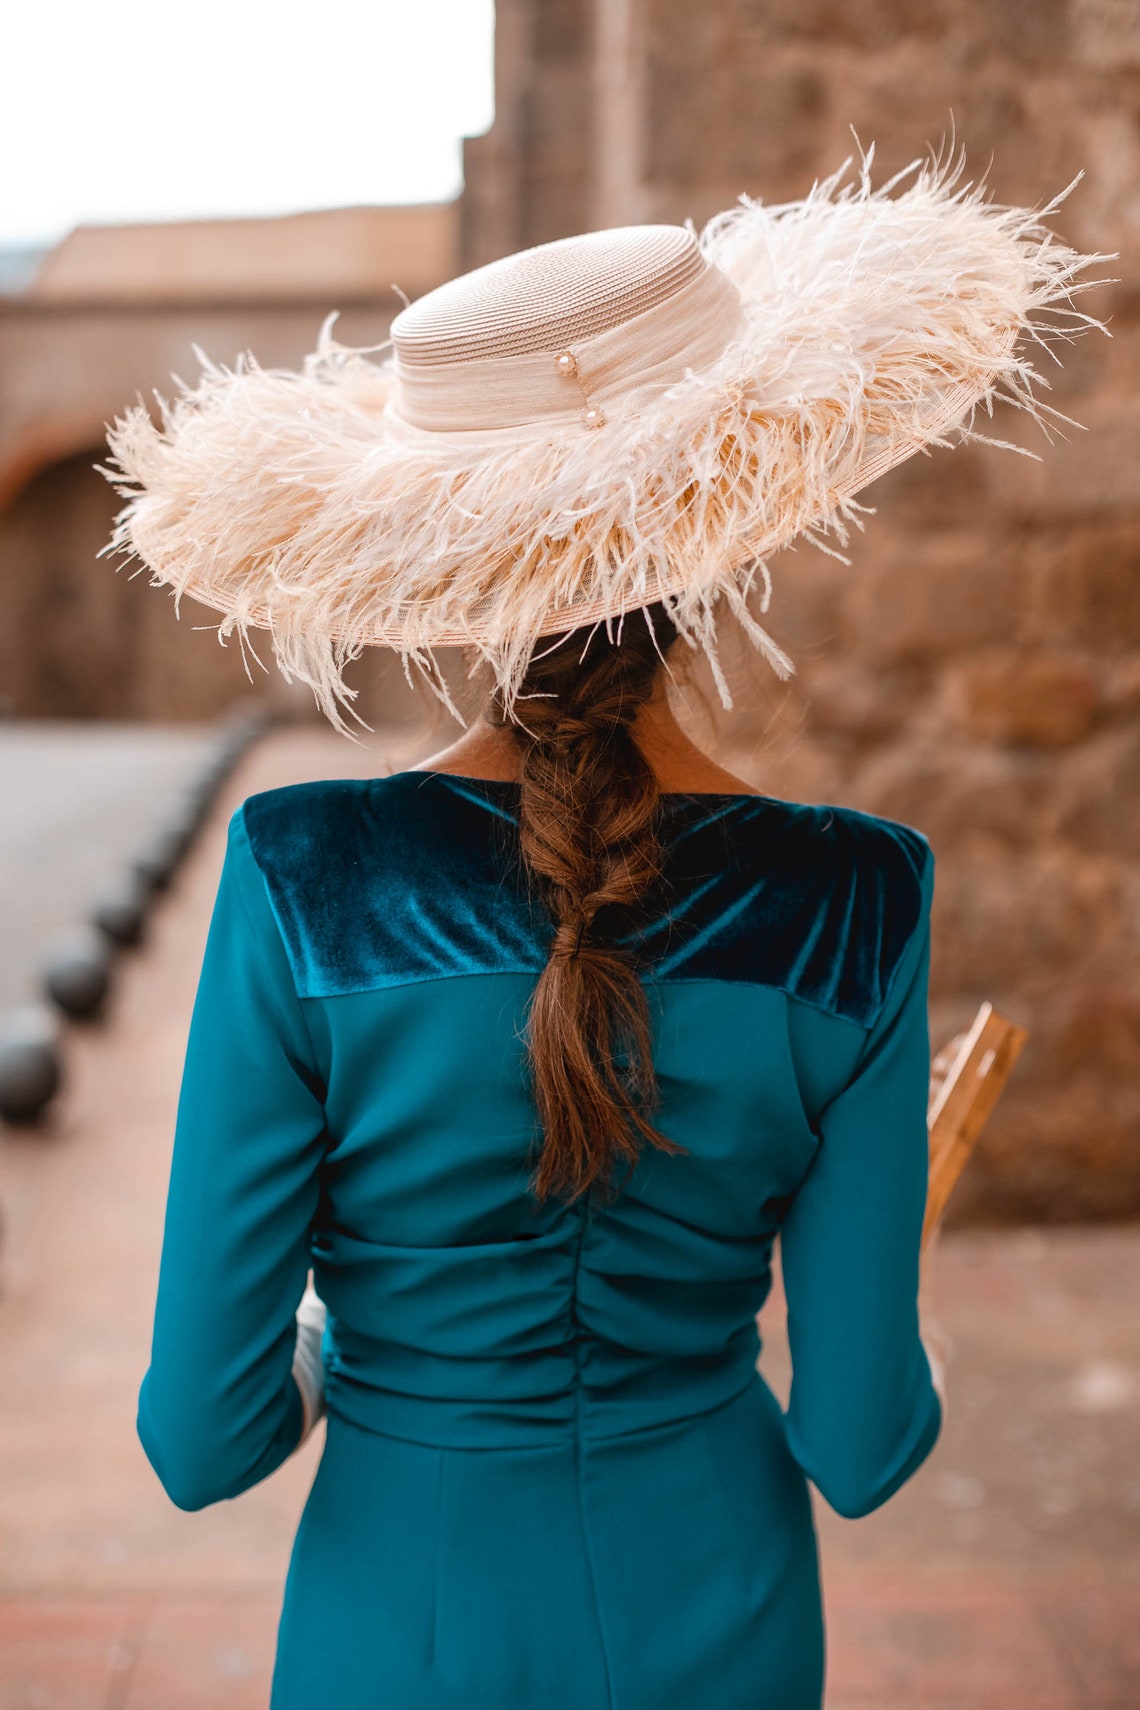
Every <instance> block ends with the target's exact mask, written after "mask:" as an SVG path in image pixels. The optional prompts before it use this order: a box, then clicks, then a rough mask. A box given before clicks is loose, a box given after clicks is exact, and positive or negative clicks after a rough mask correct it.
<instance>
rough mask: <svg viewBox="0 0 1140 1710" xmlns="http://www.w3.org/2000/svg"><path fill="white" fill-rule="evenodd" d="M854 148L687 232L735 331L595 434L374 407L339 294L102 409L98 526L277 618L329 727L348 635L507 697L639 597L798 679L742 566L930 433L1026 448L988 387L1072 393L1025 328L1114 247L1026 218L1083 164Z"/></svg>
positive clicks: (385, 384) (172, 574) (379, 379)
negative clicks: (731, 308) (406, 415)
mask: <svg viewBox="0 0 1140 1710" xmlns="http://www.w3.org/2000/svg"><path fill="white" fill-rule="evenodd" d="M873 155H874V145H873V144H872V145H871V147H870V150H869V151H868V152H866V153H865V154H864V153H861V157H860V168H859V171H858V174H857V178H856V181H855V182H854V183H847V184H844V183H843V180H844V178H845V176H846V174H847V171H848V168H849V167H850V165H851V160H852V158H853V157H849V158H848V159H847V160H846V161H845V162H844V164H843V166H841V167H840V168H839V170H838V171H837V172H835V173H833V174H832V175H831V176H830V177H829V178H826V179H823V180H817V182H816V183H815V184H814V185H813V186H812V189H811V191H810V193H809V194H808V195H807V196H806V197H805V198H803V199H802V200H800V201H796V202H789V203H785V204H783V205H779V206H767V205H765V204H764V203H762V202H760V201H754V200H751V199H749V198H747V197H744V198H741V200H740V203H739V204H738V205H737V206H736V207H734V208H732V209H730V210H729V211H727V212H725V213H722V214H720V215H718V216H717V217H716V218H714V219H713V220H712V221H711V222H710V223H709V224H708V225H707V226H706V227H705V228H704V229H703V231H702V232H701V233H700V235H699V242H700V245H701V248H702V250H703V252H704V254H705V256H706V257H707V258H708V260H709V261H711V262H714V263H715V264H716V265H717V266H719V267H720V268H721V269H723V271H724V272H725V273H726V274H727V275H728V276H729V278H730V279H731V280H732V281H733V283H734V284H735V285H736V287H737V289H738V290H739V291H740V293H741V296H742V299H743V303H744V311H745V312H744V317H743V321H742V323H741V328H740V330H739V332H738V333H737V335H736V336H735V337H734V338H733V340H732V342H731V343H730V344H729V346H728V348H727V349H726V350H725V351H724V353H723V354H722V355H721V356H720V357H719V358H718V359H717V360H716V361H715V362H713V363H712V364H711V365H708V366H705V367H702V368H701V369H700V370H699V371H696V372H694V371H692V370H690V371H689V372H687V373H686V374H685V376H684V377H683V379H681V380H680V381H678V382H676V383H675V384H673V385H671V386H670V387H669V388H668V389H667V390H666V391H664V392H662V393H661V395H660V396H659V397H657V398H656V400H655V401H653V402H651V403H650V404H649V405H648V407H646V406H645V405H644V404H642V403H640V402H639V404H638V407H637V408H636V409H632V408H631V409H628V410H622V409H621V408H620V407H619V408H618V409H616V410H608V411H607V415H608V419H607V421H606V424H605V427H604V428H603V429H602V430H601V431H590V430H589V429H587V428H577V427H571V428H569V429H568V428H566V427H565V426H562V425H560V426H559V427H558V429H557V431H555V430H553V429H552V430H550V431H549V432H545V433H535V432H534V431H533V430H530V431H527V432H515V431H511V430H500V431H498V432H495V433H482V434H480V433H475V434H464V433H458V434H457V433H432V432H427V431H424V430H421V429H411V428H409V427H407V426H406V424H401V423H400V422H399V421H398V420H396V419H395V418H394V416H393V412H392V410H391V409H390V408H389V405H390V402H391V399H392V394H393V386H394V370H393V367H392V362H391V358H390V357H389V358H388V359H387V360H380V361H377V360H373V359H372V357H373V353H371V352H368V351H361V350H356V349H351V348H349V347H346V346H343V345H341V344H339V343H338V342H337V341H336V340H335V339H334V338H333V336H332V331H331V322H332V317H330V320H329V321H326V323H325V326H324V327H323V329H322V333H321V337H320V340H319V343H318V347H317V349H316V350H315V351H314V353H313V354H312V355H311V356H309V357H308V358H306V360H305V361H304V363H303V366H302V368H301V370H300V371H299V372H297V371H290V370H280V369H266V368H262V367H261V366H260V365H259V364H258V363H257V361H256V360H255V358H254V357H253V356H252V355H249V354H246V355H244V356H242V357H240V358H239V359H238V361H237V363H236V365H235V366H234V367H233V368H232V369H228V368H224V367H220V366H218V365H216V364H214V363H213V362H211V361H209V360H208V359H207V358H206V357H205V356H203V355H202V354H201V352H199V353H198V355H199V359H200V360H201V362H202V368H203V372H202V376H201V378H200V380H199V382H198V383H197V385H196V386H194V387H192V388H191V387H188V386H185V385H182V384H181V383H180V391H179V394H178V395H177V396H176V398H175V399H174V401H173V402H172V403H167V402H166V401H164V400H162V399H159V406H160V408H159V419H158V420H157V421H155V420H153V419H152V417H151V415H150V413H149V412H148V410H147V408H146V407H145V406H144V405H143V404H141V403H140V404H139V405H137V406H136V407H134V408H132V409H130V410H128V411H127V412H126V413H125V415H123V416H122V417H121V418H120V419H119V420H117V421H116V422H115V423H114V425H113V427H112V428H111V430H110V433H109V443H110V447H111V452H112V458H111V461H110V465H109V467H108V468H107V469H105V470H104V474H106V475H107V477H108V479H110V480H111V481H112V482H113V483H114V484H115V486H116V488H117V490H118V491H119V492H120V493H121V494H122V496H123V497H124V498H126V499H127V501H128V502H127V504H126V506H125V508H124V509H123V510H122V511H121V512H120V514H119V516H118V518H117V520H116V526H115V532H114V535H113V537H112V540H111V542H110V543H109V545H108V547H107V548H105V551H107V552H115V553H123V554H126V555H127V557H128V558H129V559H137V560H141V562H142V564H143V565H145V566H146V568H147V569H148V570H149V571H150V573H151V579H152V581H153V582H155V583H157V584H166V585H169V586H170V587H172V588H173V589H174V590H175V592H176V596H177V597H179V598H180V597H181V596H182V595H183V594H186V595H189V596H191V597H192V598H194V599H195V600H199V601H201V602H202V603H203V604H205V605H206V606H208V607H211V608H212V609H213V610H215V611H217V612H219V613H221V614H222V622H221V624H220V626H219V630H220V634H221V637H222V639H225V638H226V637H227V636H228V635H229V634H231V633H232V632H235V631H236V632H237V633H238V635H239V639H240V640H241V642H242V644H243V647H244V644H245V642H246V640H247V632H248V631H249V630H250V629H251V628H253V629H257V628H264V629H266V630H268V631H269V633H270V635H271V637H272V643H273V648H274V652H275V655H276V659H277V662H278V664H279V666H280V668H281V669H282V671H283V672H284V674H285V675H286V677H287V678H290V679H293V678H296V679H299V680H301V681H303V682H305V683H307V684H308V685H310V687H311V688H312V689H313V691H314V693H315V695H316V697H317V700H318V702H319V704H320V706H321V708H322V710H323V711H324V712H325V714H326V715H327V716H328V717H329V718H330V719H331V721H332V722H333V724H334V725H336V727H337V728H338V729H341V730H345V729H347V726H346V724H345V721H344V716H343V715H344V711H345V710H346V709H347V708H348V707H349V705H350V702H351V698H352V696H353V693H354V691H352V690H351V689H350V688H348V687H347V686H346V684H345V682H344V677H343V672H344V668H345V666H346V664H347V663H348V662H349V661H351V660H352V659H355V658H356V657H357V656H358V655H359V654H360V652H361V650H362V649H363V648H364V647H366V646H369V645H374V644H381V645H385V646H388V647H391V648H394V649H396V650H397V651H398V652H399V653H400V654H401V655H402V657H403V660H404V665H405V670H409V671H410V669H411V668H413V667H414V668H418V669H419V670H421V671H423V672H424V673H426V674H427V675H428V677H429V679H430V678H433V677H435V678H436V681H437V684H438V678H437V677H436V674H435V671H434V657H433V649H435V648H437V647H439V646H442V645H457V644H458V645H465V646H468V647H471V648H473V649H475V651H476V654H477V656H478V658H479V659H481V660H485V661H486V662H487V663H488V664H489V665H490V666H491V668H492V670H493V672H494V676H495V679H496V681H497V682H498V684H499V685H500V687H501V688H502V689H503V691H504V693H505V694H506V696H507V699H508V701H509V700H510V699H511V698H512V697H513V695H514V694H515V693H516V692H517V690H518V686H519V683H520V680H521V678H522V675H523V673H524V671H525V668H526V664H527V661H528V659H529V657H530V655H531V653H532V651H533V650H534V648H535V646H536V644H537V643H538V641H539V639H540V637H542V636H544V635H550V634H553V633H555V632H558V631H563V630H568V629H572V628H575V627H578V626H580V625H587V624H597V623H601V622H604V623H606V624H607V625H611V624H613V623H614V622H615V621H617V622H618V623H620V621H621V619H622V616H623V614H625V613H629V612H631V611H633V610H635V609H636V608H638V607H643V606H645V605H648V604H650V603H651V602H653V601H655V600H658V599H661V600H664V601H665V603H666V605H667V607H668V608H669V610H670V614H671V616H672V617H673V619H674V621H675V622H676V623H677V625H678V627H679V629H680V631H681V633H682V635H683V636H684V637H685V639H686V640H687V641H688V642H689V644H690V645H691V646H700V647H704V648H705V649H706V651H707V652H708V653H709V655H710V658H711V660H712V663H713V668H714V671H716V672H717V674H718V675H717V680H718V683H719V685H720V692H721V695H722V698H723V699H724V700H725V702H726V704H731V701H730V696H729V692H728V688H727V685H726V684H725V683H724V680H723V676H722V675H721V674H720V673H719V667H718V666H717V662H716V640H715V612H716V607H717V604H718V602H719V601H721V600H723V601H725V602H726V604H727V605H728V606H729V607H731V608H732V610H734V611H735V612H736V613H737V615H738V616H739V618H740V619H741V621H742V623H743V624H744V626H745V628H746V629H747V630H748V632H749V633H750V635H751V636H752V639H753V640H754V642H755V643H756V645H757V646H758V647H760V648H761V649H762V651H763V652H764V653H765V655H766V657H767V658H768V660H769V661H770V663H771V665H772V666H773V668H774V669H775V670H776V671H777V672H778V673H779V674H780V675H781V676H786V675H788V674H789V673H790V672H791V671H792V670H793V664H792V661H791V659H790V658H789V657H788V655H787V654H786V653H784V652H783V650H782V649H781V648H780V647H779V646H778V645H777V644H776V642H775V641H774V640H773V639H772V637H771V636H770V635H769V634H768V633H767V632H766V630H765V629H764V628H763V627H762V626H761V625H760V624H759V623H758V622H757V620H756V617H755V615H754V611H753V610H752V609H751V606H750V603H749V600H748V595H749V592H750V590H751V589H752V588H753V587H754V585H755V584H756V582H757V579H758V578H759V585H760V590H761V594H760V600H759V609H760V611H761V612H765V611H766V610H767V608H768V601H769V597H770V592H771V585H770V578H769V573H768V567H767V564H766V562H765V560H766V557H767V556H768V555H769V554H771V553H773V552H775V551H777V550H779V549H780V548H782V547H785V546H787V545H789V544H790V543H791V542H792V541H793V540H795V539H796V538H797V537H799V536H801V535H803V536H804V537H806V538H807V539H809V540H811V541H813V542H814V543H815V544H816V545H818V546H820V547H821V548H822V549H823V550H824V551H830V552H833V553H834V555H835V556H838V557H840V558H843V557H844V555H843V553H842V552H837V551H836V550H835V548H834V547H832V546H829V545H828V544H827V540H828V537H829V536H832V537H834V538H835V539H837V540H838V542H839V545H840V546H846V545H848V543H849V538H850V537H849V532H848V531H849V526H850V525H852V524H854V525H855V526H857V527H858V528H860V529H862V527H863V522H862V519H861V515H860V513H861V512H862V513H864V514H869V513H867V512H866V507H863V506H860V505H857V504H856V503H855V497H854V496H855V494H856V493H857V492H859V491H860V490H861V489H862V488H864V487H866V486H867V485H868V483H869V482H871V481H872V480H874V479H875V478H876V477H877V476H878V475H880V474H882V473H884V472H885V471H886V470H887V469H890V468H892V467H893V466H894V465H896V464H898V463H900V462H901V461H902V460H903V459H905V458H907V457H910V456H911V455H913V454H914V453H915V452H917V451H920V450H924V449H926V448H928V447H930V446H934V445H940V446H952V445H954V444H961V443H964V442H966V441H968V440H974V441H979V442H981V443H985V444H991V445H1000V446H1005V448H1006V449H1009V450H1015V451H1018V452H1020V453H1021V454H1022V455H1026V456H1035V455H1036V454H1035V453H1033V452H1029V451H1025V450H1024V448H1023V447H1020V446H1014V445H1007V444H1006V442H1004V441H1001V440H994V439H990V438H988V437H987V436H986V435H984V434H982V433H979V432H977V431H975V429H974V427H973V419H974V416H975V413H976V411H977V408H978V406H979V405H980V406H982V407H983V408H984V409H985V410H986V412H987V414H989V415H992V409H993V402H994V400H995V398H1003V399H1005V400H1006V401H1007V402H1009V403H1010V404H1012V405H1014V406H1015V407H1016V408H1018V409H1022V410H1026V411H1028V412H1029V413H1030V414H1031V415H1032V417H1033V418H1034V419H1035V420H1036V421H1037V422H1038V423H1039V424H1040V425H1041V426H1042V427H1043V429H1044V430H1045V433H1046V437H1047V438H1048V437H1049V436H1048V426H1047V422H1046V418H1047V417H1051V418H1053V419H1054V420H1055V421H1066V422H1068V421H1070V418H1068V417H1065V416H1061V415H1060V414H1059V412H1057V411H1055V410H1052V409H1050V408H1049V406H1047V405H1045V404H1044V403H1043V402H1042V401H1041V400H1040V398H1039V397H1037V396H1036V394H1035V390H1034V387H1035V385H1036V386H1038V387H1041V388H1045V389H1048V381H1047V380H1045V379H1044V378H1043V377H1042V376H1041V375H1039V374H1038V373H1037V371H1036V369H1035V368H1034V367H1033V366H1032V363H1031V360H1030V356H1029V353H1028V352H1027V351H1026V350H1025V349H1024V347H1022V339H1023V335H1028V339H1027V340H1026V342H1027V343H1028V344H1029V345H1033V344H1036V345H1038V346H1039V347H1041V348H1046V347H1048V346H1049V345H1050V344H1051V343H1052V342H1053V341H1055V340H1057V339H1064V340H1066V341H1068V340H1071V339H1072V338H1073V337H1074V336H1075V335H1076V334H1077V333H1080V332H1085V331H1087V330H1089V329H1090V328H1093V327H1096V328H1098V329H1099V330H1101V331H1103V332H1107V328H1106V327H1105V326H1104V324H1103V323H1102V322H1100V321H1097V320H1095V319H1093V318H1092V317H1091V316H1088V315H1084V314H1081V313H1080V312H1079V311H1077V310H1076V309H1073V308H1072V307H1071V299H1072V297H1073V295H1074V294H1075V293H1076V292H1078V291H1081V290H1085V289H1089V288H1091V286H1094V285H1099V284H1102V283H1107V282H1108V281H1103V280H1100V279H1092V280H1080V281H1078V279H1077V275H1078V274H1079V273H1082V272H1083V271H1084V270H1085V269H1086V268H1087V267H1088V266H1089V265H1090V264H1091V263H1094V262H1101V261H1106V260H1112V259H1115V258H1114V257H1113V256H1109V255H1082V254H1079V253H1078V252H1077V251H1075V250H1073V249H1071V248H1069V247H1068V246H1066V245H1065V244H1063V243H1061V242H1060V241H1059V240H1058V239H1057V238H1056V236H1055V235H1054V234H1053V233H1052V232H1051V231H1050V230H1049V229H1048V228H1047V227H1045V226H1044V225H1043V224H1042V223H1041V215H1042V214H1048V213H1051V212H1052V211H1053V210H1054V208H1056V207H1057V206H1058V205H1059V204H1060V202H1061V201H1062V200H1063V199H1064V197H1065V196H1067V195H1068V194H1069V191H1070V190H1072V188H1073V187H1074V185H1075V184H1076V183H1077V182H1079V176H1080V175H1078V178H1077V179H1074V180H1073V183H1072V184H1070V185H1069V186H1068V188H1067V189H1066V190H1064V191H1063V192H1062V193H1061V194H1060V195H1059V196H1058V197H1056V198H1055V199H1054V200H1053V202H1051V203H1050V204H1049V205H1048V206H1047V207H1046V208H1043V209H1040V210H1036V211H1035V210H1032V209H1026V208H1017V207H1005V206H1001V205H998V204H995V203H993V202H991V201H989V200H987V199H986V195H985V192H984V189H983V188H982V187H981V186H980V185H979V186H975V185H973V184H972V183H970V184H966V185H964V186H961V187H959V188H955V186H956V184H957V181H958V179H959V178H960V176H961V173H962V170H963V167H964V157H963V158H961V159H959V161H958V163H957V165H954V166H952V165H951V164H950V163H949V162H947V163H945V164H943V163H941V162H940V161H939V160H937V159H926V160H923V159H920V160H916V161H912V162H911V164H910V165H909V166H908V167H906V168H905V169H904V170H903V171H902V172H900V173H898V174H896V175H895V177H894V178H892V179H891V180H890V181H889V182H888V183H887V184H885V185H883V186H881V187H880V188H878V189H873V188H872V185H871V180H870V167H871V163H872V159H873ZM912 175H914V177H913V182H911V183H910V184H909V186H908V187H906V188H905V189H902V190H899V191H898V193H893V192H895V191H896V190H897V189H898V186H899V185H900V184H902V183H903V182H904V181H905V180H906V179H907V178H909V177H911V176H912ZM1063 305H1070V306H1069V307H1068V309H1067V310H1063V309H1062V306H1063ZM1059 313H1060V318H1058V316H1059ZM1019 347H1021V348H1019ZM378 348H380V349H383V348H384V347H382V346H381V347H378ZM1050 354H1052V352H1051V351H1050ZM1071 425H1074V426H1079V425H1080V424H1077V423H1071ZM951 434H953V435H954V437H953V438H951V437H950V436H951ZM844 562H849V560H847V559H846V558H844ZM753 604H755V602H753ZM354 716H355V715H354Z"/></svg>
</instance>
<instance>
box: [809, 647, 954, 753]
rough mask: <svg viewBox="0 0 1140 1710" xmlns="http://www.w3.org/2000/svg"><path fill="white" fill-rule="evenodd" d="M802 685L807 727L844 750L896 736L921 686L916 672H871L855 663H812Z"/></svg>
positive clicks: (840, 660) (837, 660)
mask: <svg viewBox="0 0 1140 1710" xmlns="http://www.w3.org/2000/svg"><path fill="white" fill-rule="evenodd" d="M805 681H806V700H807V714H808V720H809V722H810V725H811V728H812V729H813V730H814V731H816V732H818V733H820V734H823V735H826V737H827V738H828V739H829V740H831V741H836V742H840V743H843V744H844V745H848V746H849V745H851V744H866V743H873V742H881V741H883V740H885V739H887V738H890V737H896V736H898V735H899V734H900V733H901V732H902V731H903V730H904V729H905V727H906V724H907V721H908V719H909V718H910V717H911V716H912V714H913V713H914V711H915V707H916V703H918V702H920V701H921V699H922V697H923V694H924V692H925V688H926V684H925V680H924V678H923V677H922V676H921V675H920V674H918V673H915V672H913V671H906V670H904V669H895V670H880V671H874V670H871V669H870V668H869V667H867V666H866V665H864V664H862V663H861V662H860V661H859V660H857V659H830V660H826V661H821V662H819V663H813V664H811V665H810V666H809V668H808V671H807V673H806V679H805Z"/></svg>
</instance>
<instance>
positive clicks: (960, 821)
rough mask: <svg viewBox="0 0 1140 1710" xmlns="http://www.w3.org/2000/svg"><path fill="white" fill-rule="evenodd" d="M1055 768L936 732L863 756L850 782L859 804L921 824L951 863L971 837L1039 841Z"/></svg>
mask: <svg viewBox="0 0 1140 1710" xmlns="http://www.w3.org/2000/svg"><path fill="white" fill-rule="evenodd" d="M1051 792H1052V776H1051V772H1050V768H1049V764H1048V762H1047V761H1046V760H1044V758H1043V757H1042V756H1039V755H1036V754H1026V753H1020V752H1017V751H1014V750H1008V749H1006V750H1001V749H998V750H995V749H988V748H981V747H975V746H973V745H969V744H966V743H962V742H960V741H955V740H953V739H951V738H947V739H945V740H942V739H940V738H939V737H938V736H936V735H932V736H927V737H923V738H920V739H917V740H910V741H902V742H899V743H896V744H893V745H892V746H890V747H889V748H887V749H886V750H885V751H884V752H881V753H878V754H875V755H874V756H873V757H871V758H869V759H867V760H865V761H863V762H862V763H861V764H859V765H858V767H857V768H856V769H855V771H854V773H853V775H852V779H851V786H850V799H851V801H852V803H853V805H854V806H856V807H860V808H863V809H864V810H865V811H866V812H868V813H878V814H883V815H885V816H886V817H887V818H888V819H898V820H901V821H902V822H903V823H904V824H905V825H913V826H916V827H917V828H918V830H920V831H922V832H923V833H924V834H925V835H926V836H927V837H928V838H929V839H930V842H931V844H932V845H933V847H934V850H935V854H936V857H937V858H938V860H939V880H938V883H939V888H941V873H942V870H943V862H942V857H943V856H945V857H946V860H947V865H949V863H950V861H951V860H952V859H954V858H956V857H955V851H956V846H957V845H958V844H959V842H961V841H962V840H963V839H964V838H965V839H969V840H974V841H976V840H977V839H978V838H986V839H990V840H997V841H998V842H1000V843H1001V844H1004V845H1006V846H1007V849H1008V850H1009V852H1010V853H1011V854H1012V852H1013V851H1014V850H1020V849H1026V848H1032V847H1034V846H1035V845H1036V844H1037V843H1038V842H1039V840H1040V839H1041V836H1042V834H1043V829H1044V827H1045V825H1046V823H1047V820H1048V815H1049V812H1050V808H1051Z"/></svg>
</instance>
